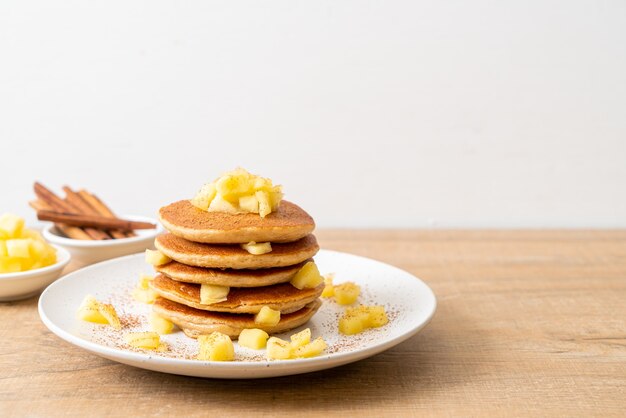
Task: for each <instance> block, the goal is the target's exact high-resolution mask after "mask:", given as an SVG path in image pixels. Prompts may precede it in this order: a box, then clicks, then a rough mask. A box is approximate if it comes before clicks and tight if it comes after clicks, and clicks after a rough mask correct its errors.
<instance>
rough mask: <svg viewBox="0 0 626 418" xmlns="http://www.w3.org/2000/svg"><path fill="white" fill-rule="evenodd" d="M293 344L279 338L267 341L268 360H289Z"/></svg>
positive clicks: (271, 338)
mask: <svg viewBox="0 0 626 418" xmlns="http://www.w3.org/2000/svg"><path fill="white" fill-rule="evenodd" d="M291 352H292V348H291V344H290V343H289V342H287V341H285V340H281V339H280V338H278V337H270V339H269V340H267V358H268V359H269V360H287V359H289V358H291Z"/></svg>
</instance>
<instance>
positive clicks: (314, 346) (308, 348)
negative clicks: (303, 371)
mask: <svg viewBox="0 0 626 418" xmlns="http://www.w3.org/2000/svg"><path fill="white" fill-rule="evenodd" d="M327 347H328V344H326V341H324V339H323V338H322V337H317V338H316V339H315V340H313V341H312V342H310V343H308V344H305V345H303V346H301V347H298V348H296V349H294V350H293V353H292V357H294V358H301V357H315V356H319V355H320V354H322V353H323V352H324V350H326V348H327Z"/></svg>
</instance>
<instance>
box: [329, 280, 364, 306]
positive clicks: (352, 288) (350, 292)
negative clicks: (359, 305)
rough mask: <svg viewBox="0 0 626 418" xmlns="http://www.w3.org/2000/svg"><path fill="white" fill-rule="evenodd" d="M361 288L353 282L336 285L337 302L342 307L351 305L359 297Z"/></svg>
mask: <svg viewBox="0 0 626 418" xmlns="http://www.w3.org/2000/svg"><path fill="white" fill-rule="evenodd" d="M360 292H361V288H360V287H359V285H357V284H355V283H352V282H345V283H342V284H340V285H335V301H336V302H337V303H338V304H340V305H351V304H353V303H354V302H356V300H357V298H358V297H359V293H360Z"/></svg>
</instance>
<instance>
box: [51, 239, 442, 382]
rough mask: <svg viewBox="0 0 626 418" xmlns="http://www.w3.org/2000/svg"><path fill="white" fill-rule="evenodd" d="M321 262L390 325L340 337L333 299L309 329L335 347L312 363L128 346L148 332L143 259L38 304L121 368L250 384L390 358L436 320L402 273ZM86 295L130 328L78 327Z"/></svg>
mask: <svg viewBox="0 0 626 418" xmlns="http://www.w3.org/2000/svg"><path fill="white" fill-rule="evenodd" d="M315 261H316V263H317V265H318V267H319V269H320V271H321V272H322V274H327V273H335V279H334V281H335V283H341V282H344V281H353V282H356V283H358V284H359V285H360V286H361V296H360V298H359V300H360V302H361V303H363V304H378V305H384V306H385V309H386V311H387V313H388V316H389V319H390V322H389V324H387V325H385V326H383V327H381V328H377V329H372V330H368V331H365V332H364V333H361V334H358V335H355V336H343V335H341V334H339V332H338V331H337V320H338V317H339V316H340V315H341V313H342V312H343V310H344V309H345V308H344V307H342V306H339V305H337V304H336V303H335V302H333V301H332V300H330V299H324V305H323V306H322V307H321V308H320V310H319V311H318V313H317V314H316V315H315V316H314V317H313V319H312V320H311V321H309V323H308V324H306V325H305V326H303V327H300V328H298V329H296V330H293V331H290V332H288V333H286V334H284V335H279V336H280V337H282V338H287V339H288V336H289V335H291V334H293V333H294V332H296V331H299V330H301V329H304V328H306V327H310V328H311V331H312V334H313V337H314V338H315V337H317V336H320V335H321V336H322V337H324V339H325V340H326V342H327V343H328V349H327V351H326V353H325V354H323V355H321V356H319V357H314V358H308V359H298V360H274V361H268V360H266V359H265V350H250V349H246V348H244V347H240V346H239V345H237V344H236V343H235V356H236V361H233V362H211V361H199V360H195V359H194V357H195V356H196V354H197V342H196V341H195V340H194V339H191V338H188V337H186V336H185V335H184V334H183V333H182V332H181V331H178V332H175V333H173V334H170V335H164V336H162V339H163V340H164V341H165V342H166V343H167V344H168V345H169V346H170V352H166V353H156V352H153V351H145V350H140V349H132V348H130V347H128V346H126V345H125V344H124V342H123V338H122V336H123V335H124V334H125V333H126V332H130V331H142V330H143V331H148V330H149V325H148V320H147V315H148V313H149V312H150V305H144V304H141V303H138V302H135V301H134V300H133V299H132V298H131V296H130V293H131V291H132V289H133V288H134V287H135V286H136V283H137V282H138V276H139V274H140V273H142V272H145V273H151V272H152V268H151V267H150V266H148V265H146V263H145V261H144V255H143V254H135V255H130V256H126V257H120V258H116V259H113V260H109V261H104V262H102V263H98V264H95V265H92V266H90V267H86V268H84V269H82V270H78V271H76V272H74V273H71V274H69V275H67V276H65V277H63V278H62V279H60V280H58V281H56V282H55V283H53V284H52V285H51V286H49V287H48V288H47V289H46V290H45V291H44V293H43V294H42V295H41V298H40V299H39V315H40V316H41V319H42V321H43V322H44V324H45V325H46V326H47V327H48V328H49V329H50V330H51V331H52V332H53V333H55V334H56V335H58V336H59V337H61V338H62V339H64V340H66V341H68V342H69V343H71V344H74V345H77V346H79V347H81V348H84V349H86V350H88V351H91V352H93V353H95V354H97V355H100V356H102V357H105V358H108V359H110V360H113V361H118V362H120V363H124V364H129V365H131V366H135V367H140V368H143V369H148V370H155V371H160V372H165V373H174V374H181V375H188V376H199V377H213V378H230V379H242V378H244V379H248V378H261V377H272V376H285V375H292V374H298V373H307V372H312V371H316V370H323V369H328V368H331V367H336V366H340V365H343V364H347V363H351V362H354V361H357V360H361V359H364V358H366V357H370V356H373V355H375V354H378V353H380V352H382V351H384V350H387V349H389V348H391V347H393V346H395V345H397V344H399V343H401V342H403V341H405V340H406V339H408V338H410V337H411V336H413V335H415V334H416V333H417V332H418V331H419V330H420V329H422V328H423V327H424V326H425V325H426V324H427V323H428V321H429V320H430V319H431V318H432V316H433V314H434V313H435V308H436V299H435V295H434V294H433V292H432V291H431V290H430V288H429V287H428V286H427V285H426V284H424V282H422V281H421V280H419V279H418V278H417V277H415V276H413V275H411V274H409V273H407V272H405V271H403V270H400V269H398V268H396V267H392V266H390V265H387V264H384V263H381V262H378V261H374V260H371V259H368V258H363V257H358V256H355V255H351V254H345V253H339V252H334V251H325V250H322V251H320V252H319V253H318V254H317V255H316V256H315ZM87 294H92V295H94V296H95V297H96V298H97V299H98V300H100V301H103V302H108V303H112V304H113V305H114V306H115V307H116V309H117V311H118V314H119V315H120V317H121V319H122V322H123V324H125V325H124V328H123V329H122V330H121V331H115V330H113V329H112V328H111V327H107V326H102V325H95V324H90V323H86V322H83V321H80V320H78V319H76V310H77V308H78V306H79V305H80V303H81V301H82V299H83V298H84V297H85V295H87Z"/></svg>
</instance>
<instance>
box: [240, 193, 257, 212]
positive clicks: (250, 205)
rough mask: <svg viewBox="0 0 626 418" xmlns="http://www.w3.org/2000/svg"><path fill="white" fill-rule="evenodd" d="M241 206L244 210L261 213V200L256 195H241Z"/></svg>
mask: <svg viewBox="0 0 626 418" xmlns="http://www.w3.org/2000/svg"><path fill="white" fill-rule="evenodd" d="M239 208H240V209H241V210H242V211H244V212H250V213H259V200H258V199H257V198H256V195H251V196H241V197H240V198H239Z"/></svg>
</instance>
